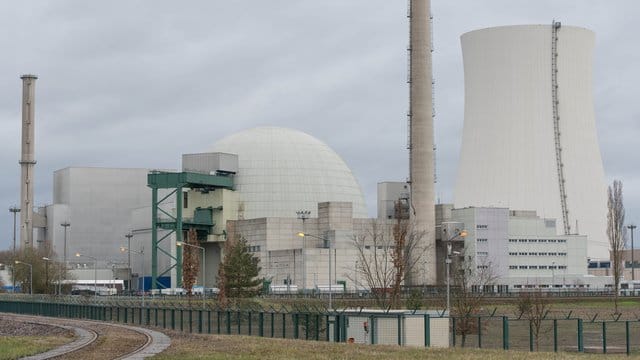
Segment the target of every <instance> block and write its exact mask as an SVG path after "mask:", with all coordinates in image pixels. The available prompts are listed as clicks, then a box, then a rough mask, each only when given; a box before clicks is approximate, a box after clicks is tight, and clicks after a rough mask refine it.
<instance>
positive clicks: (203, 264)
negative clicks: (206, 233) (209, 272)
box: [176, 241, 207, 309]
mask: <svg viewBox="0 0 640 360" xmlns="http://www.w3.org/2000/svg"><path fill="white" fill-rule="evenodd" d="M176 246H191V247H193V248H196V249H200V250H202V308H203V309H204V307H205V301H206V300H205V292H206V289H207V287H206V272H205V254H204V247H202V246H198V245H191V244H188V243H186V242H183V241H177V242H176ZM182 256H184V254H182Z"/></svg>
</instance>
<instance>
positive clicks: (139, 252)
mask: <svg viewBox="0 0 640 360" xmlns="http://www.w3.org/2000/svg"><path fill="white" fill-rule="evenodd" d="M120 251H121V252H125V251H126V252H128V253H129V290H131V252H133V253H134V254H138V255H140V256H141V258H142V271H140V273H141V274H142V307H143V308H144V293H145V288H144V248H142V249H140V251H136V250H131V248H126V247H121V248H120Z"/></svg>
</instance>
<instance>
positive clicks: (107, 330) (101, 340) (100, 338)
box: [2, 313, 171, 360]
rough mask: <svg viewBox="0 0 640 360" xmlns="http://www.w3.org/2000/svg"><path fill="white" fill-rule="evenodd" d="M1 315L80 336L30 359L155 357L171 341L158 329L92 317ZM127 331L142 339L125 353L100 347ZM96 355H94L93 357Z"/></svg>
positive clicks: (114, 359) (122, 359) (127, 358)
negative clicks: (89, 355)
mask: <svg viewBox="0 0 640 360" xmlns="http://www.w3.org/2000/svg"><path fill="white" fill-rule="evenodd" d="M2 317H3V318H5V319H10V320H13V321H18V322H24V323H32V324H42V325H50V326H55V327H60V328H64V329H67V330H71V331H73V332H74V333H75V334H76V336H77V339H76V340H74V341H72V342H71V343H68V344H65V345H62V346H60V347H57V348H55V349H52V350H50V351H47V352H44V353H41V354H36V355H33V356H29V357H26V358H25V359H29V360H45V359H69V358H79V359H83V358H88V356H87V354H95V353H100V354H101V358H104V359H112V360H124V359H126V360H136V359H144V358H146V357H149V356H153V355H155V354H158V353H160V352H162V351H163V350H164V349H166V348H167V347H168V346H169V345H170V343H171V341H170V339H169V338H168V337H167V336H166V335H164V334H162V333H159V332H157V331H153V330H149V329H145V328H139V327H134V326H127V325H121V324H114V323H108V322H101V321H91V320H75V319H73V320H72V319H61V318H50V317H44V316H31V315H15V314H7V313H2ZM123 330H124V331H126V332H135V333H136V334H137V335H139V336H141V337H142V338H143V341H138V342H137V343H136V344H135V345H133V346H129V347H128V348H127V347H125V349H124V352H119V353H114V354H112V355H110V354H109V352H108V351H105V350H104V349H101V347H103V346H104V344H105V343H106V342H108V341H107V340H106V339H108V338H109V337H113V336H116V334H119V335H120V336H121V335H122V333H123ZM92 358H93V357H92Z"/></svg>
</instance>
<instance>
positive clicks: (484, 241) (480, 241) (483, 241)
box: [476, 239, 488, 243]
mask: <svg viewBox="0 0 640 360" xmlns="http://www.w3.org/2000/svg"><path fill="white" fill-rule="evenodd" d="M476 241H477V242H479V243H486V242H487V241H488V240H487V239H476Z"/></svg>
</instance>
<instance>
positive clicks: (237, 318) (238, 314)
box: [236, 311, 242, 335]
mask: <svg viewBox="0 0 640 360" xmlns="http://www.w3.org/2000/svg"><path fill="white" fill-rule="evenodd" d="M236 320H238V335H240V334H241V333H242V330H241V328H240V327H241V325H242V315H241V313H240V311H238V312H237V314H236Z"/></svg>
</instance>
